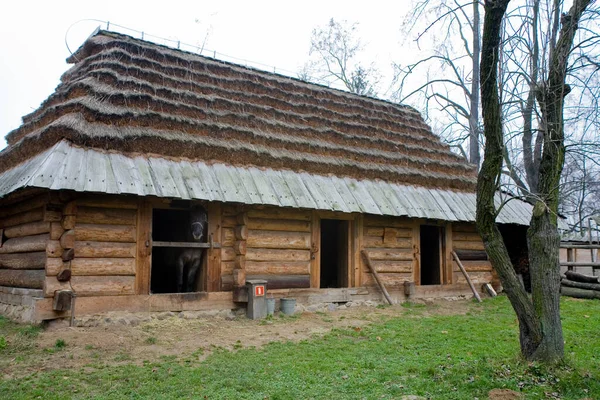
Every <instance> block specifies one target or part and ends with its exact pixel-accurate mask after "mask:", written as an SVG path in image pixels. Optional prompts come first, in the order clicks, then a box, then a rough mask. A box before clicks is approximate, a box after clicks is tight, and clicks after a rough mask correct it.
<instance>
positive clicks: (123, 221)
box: [44, 196, 138, 297]
mask: <svg viewBox="0 0 600 400" xmlns="http://www.w3.org/2000/svg"><path fill="white" fill-rule="evenodd" d="M137 208H138V201H136V200H135V199H131V200H128V199H127V198H116V197H108V196H94V197H89V198H86V197H80V198H76V199H74V200H72V201H70V202H67V203H65V204H64V206H63V207H62V212H61V218H60V224H61V226H62V228H63V229H64V232H63V233H62V234H61V236H60V238H59V239H58V240H50V242H49V244H48V248H50V249H51V251H47V255H48V259H47V263H46V279H45V285H44V296H46V297H52V296H53V295H54V292H55V291H56V290H61V289H63V290H65V289H66V290H73V291H74V292H75V293H76V294H77V296H110V295H130V294H134V293H135V289H136V256H137V254H138V251H137V244H136V241H137V239H138V232H137V223H138V209H137ZM65 272H68V275H67V276H65ZM69 277H70V279H69Z"/></svg>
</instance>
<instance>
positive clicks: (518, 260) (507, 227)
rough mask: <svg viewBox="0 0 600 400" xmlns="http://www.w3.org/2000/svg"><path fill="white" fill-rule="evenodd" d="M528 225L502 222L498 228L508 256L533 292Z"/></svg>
mask: <svg viewBox="0 0 600 400" xmlns="http://www.w3.org/2000/svg"><path fill="white" fill-rule="evenodd" d="M527 228H528V227H527V226H522V225H514V224H502V225H498V229H499V230H500V233H501V234H502V239H503V240H504V244H505V245H506V250H507V251H508V256H509V257H510V261H511V263H512V265H513V267H514V269H515V272H516V273H517V274H520V275H521V276H522V277H523V285H524V286H525V290H527V292H529V293H531V277H530V275H529V251H528V250H527Z"/></svg>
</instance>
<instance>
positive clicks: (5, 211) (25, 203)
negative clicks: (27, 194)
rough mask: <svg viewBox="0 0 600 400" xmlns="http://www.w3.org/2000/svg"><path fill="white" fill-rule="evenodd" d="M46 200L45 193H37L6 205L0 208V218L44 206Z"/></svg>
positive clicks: (47, 199)
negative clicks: (29, 197) (32, 196)
mask: <svg viewBox="0 0 600 400" xmlns="http://www.w3.org/2000/svg"><path fill="white" fill-rule="evenodd" d="M48 201H49V198H48V196H45V195H39V196H36V197H34V198H31V199H28V200H22V201H19V202H18V203H16V204H13V205H10V206H8V207H3V208H2V209H1V210H0V218H5V217H9V216H12V215H16V214H21V213H24V212H26V211H29V210H33V209H36V208H41V207H43V206H45V205H46V204H47V203H48ZM40 219H41V218H40Z"/></svg>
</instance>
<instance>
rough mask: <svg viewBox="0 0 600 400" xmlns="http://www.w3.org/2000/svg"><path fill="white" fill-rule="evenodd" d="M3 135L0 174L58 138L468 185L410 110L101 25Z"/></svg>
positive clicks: (459, 165)
mask: <svg viewBox="0 0 600 400" xmlns="http://www.w3.org/2000/svg"><path fill="white" fill-rule="evenodd" d="M68 62H70V63H73V64H74V66H73V67H72V68H71V69H70V70H69V71H67V72H66V73H65V74H64V75H63V76H62V78H61V81H62V82H61V84H60V85H59V86H58V87H57V89H56V91H55V93H54V94H52V95H51V96H50V97H49V98H48V99H47V100H46V101H45V102H44V103H43V104H42V105H41V106H40V108H39V109H37V110H36V111H34V112H33V113H31V114H29V115H27V116H25V117H24V118H23V125H22V126H21V127H19V128H18V129H16V130H14V131H13V132H11V133H9V134H8V135H7V140H8V143H9V147H8V148H7V149H6V150H5V151H3V152H2V153H1V154H0V171H4V170H6V169H9V168H11V167H12V166H14V165H16V164H17V163H19V162H21V161H23V160H24V159H27V158H30V157H32V156H33V155H34V154H37V153H39V152H41V151H43V150H44V149H46V148H48V147H50V146H51V145H53V144H54V143H56V142H57V141H59V140H61V139H67V140H69V141H71V142H73V143H75V144H77V145H80V146H86V147H95V148H102V149H110V150H117V151H122V152H127V153H151V154H155V155H160V156H165V157H172V158H177V157H185V158H189V159H201V160H205V161H213V160H215V161H220V162H226V163H230V164H234V165H255V166H263V167H272V168H278V169H281V168H286V169H293V170H297V171H298V170H304V171H309V172H313V173H319V174H327V173H333V174H335V175H341V176H352V177H356V178H370V179H376V178H380V179H384V180H389V181H393V182H399V183H406V184H417V185H423V186H428V187H441V188H452V189H467V190H472V189H473V188H474V185H475V170H474V168H473V167H472V166H471V165H469V164H467V163H466V162H465V161H464V160H462V159H461V158H460V157H458V156H457V155H455V154H453V153H451V152H450V151H449V148H448V146H446V145H444V144H442V143H441V142H440V140H439V138H437V137H436V136H435V135H433V134H432V132H431V130H430V128H429V127H428V126H427V125H426V124H425V122H424V121H423V119H422V118H421V116H420V115H419V113H417V112H416V111H415V110H413V109H412V108H410V107H406V106H402V105H396V104H392V103H389V102H385V101H381V100H376V99H371V98H367V97H361V96H357V95H354V94H350V93H346V92H343V91H339V90H334V89H329V88H325V87H322V86H319V85H314V84H309V83H305V82H302V81H299V80H297V79H293V78H288V77H283V76H280V75H277V74H272V73H267V72H262V71H257V70H254V69H251V68H246V67H242V66H238V65H233V64H229V63H225V62H221V61H217V60H213V59H210V58H206V57H202V56H199V55H196V54H191V53H186V52H183V51H179V50H175V49H170V48H167V47H163V46H160V45H156V44H154V43H149V42H145V41H142V40H138V39H134V38H131V37H129V36H125V35H121V34H116V33H112V32H106V31H100V32H98V33H97V34H95V35H94V36H92V37H91V38H89V39H88V40H87V41H86V42H85V43H84V45H83V46H82V47H81V48H80V49H79V50H78V51H77V52H76V53H75V54H73V55H72V56H71V57H70V58H69V59H68Z"/></svg>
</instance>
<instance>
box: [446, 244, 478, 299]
mask: <svg viewBox="0 0 600 400" xmlns="http://www.w3.org/2000/svg"><path fill="white" fill-rule="evenodd" d="M452 256H453V257H454V260H456V263H457V264H458V268H460V270H461V272H462V273H463V275H464V276H465V278H466V279H467V283H468V284H469V287H470V288H471V291H472V292H473V295H474V296H475V298H476V299H477V301H478V302H480V303H481V297H480V296H479V293H477V289H475V286H473V282H471V278H469V275H467V270H466V269H465V267H464V266H463V265H462V262H460V258H458V256H457V255H456V253H455V252H454V251H452Z"/></svg>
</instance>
